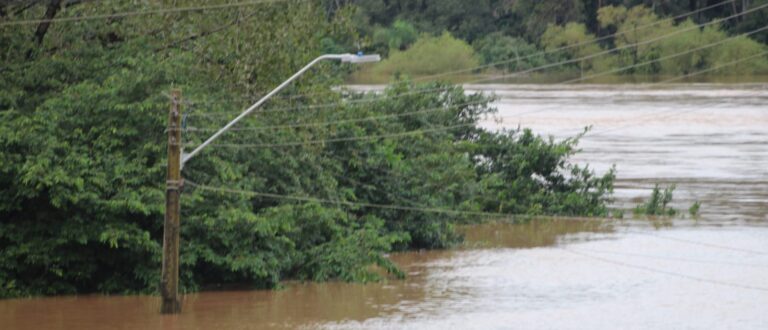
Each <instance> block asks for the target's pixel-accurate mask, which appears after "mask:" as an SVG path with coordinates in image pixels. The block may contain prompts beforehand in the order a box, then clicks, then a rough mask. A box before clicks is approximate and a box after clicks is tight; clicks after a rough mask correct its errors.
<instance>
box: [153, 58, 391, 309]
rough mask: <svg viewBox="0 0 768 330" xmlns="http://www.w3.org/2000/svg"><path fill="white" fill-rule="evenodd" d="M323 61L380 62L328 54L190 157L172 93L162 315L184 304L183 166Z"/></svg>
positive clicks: (292, 77) (177, 103)
mask: <svg viewBox="0 0 768 330" xmlns="http://www.w3.org/2000/svg"><path fill="white" fill-rule="evenodd" d="M324 60H338V61H341V62H343V63H354V64H359V63H370V62H378V61H380V60H381V57H380V56H379V55H363V54H356V55H355V54H328V55H323V56H320V57H318V58H316V59H315V60H314V61H312V62H309V64H307V65H306V66H305V67H304V68H302V69H301V70H299V72H296V73H295V74H294V75H293V76H291V77H290V78H288V80H286V81H285V82H283V83H282V84H280V86H277V88H275V89H274V90H272V91H271V92H269V94H267V95H266V96H264V97H262V98H261V100H259V101H258V102H256V103H254V104H253V105H252V106H250V107H249V108H248V109H246V110H245V111H243V113H241V114H240V115H239V116H237V118H235V119H233V120H232V121H230V122H229V123H228V124H226V125H224V127H222V128H221V129H220V130H218V131H217V132H216V133H215V134H213V135H212V136H211V137H210V138H208V140H205V142H203V143H202V144H200V145H199V146H197V148H195V149H194V150H192V152H190V153H188V154H187V153H182V152H181V151H180V141H181V130H180V129H181V127H180V122H179V99H180V97H181V93H180V91H174V92H173V96H172V101H173V103H172V106H171V110H170V113H169V116H168V118H169V123H168V174H167V176H166V193H165V223H164V225H163V266H162V267H163V269H162V274H161V280H160V294H161V296H162V304H161V307H160V312H161V313H163V314H176V313H180V312H181V301H180V300H179V296H178V292H179V288H178V285H179V232H180V227H181V207H180V203H179V200H180V194H181V187H182V186H183V184H182V180H181V169H182V168H183V167H184V163H186V162H187V161H189V160H190V159H191V158H192V157H194V156H195V155H197V154H198V153H200V150H203V148H205V147H207V146H208V145H210V144H211V142H213V141H214V140H216V139H217V138H219V136H221V135H222V134H224V132H226V131H227V130H229V129H230V128H231V127H232V126H234V125H235V124H237V122H238V121H240V120H241V119H243V118H244V117H245V116H247V115H249V114H250V113H251V112H253V111H254V110H256V108H258V107H259V106H261V105H262V104H264V102H266V101H267V100H268V99H269V98H270V97H272V96H274V95H275V94H277V92H279V91H280V90H282V89H283V88H285V86H288V84H290V83H291V82H292V81H294V80H295V79H296V78H298V77H299V76H301V74H303V73H304V72H306V71H307V70H309V68H311V67H312V66H313V65H315V64H317V63H318V62H320V61H324Z"/></svg>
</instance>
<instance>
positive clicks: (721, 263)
mask: <svg viewBox="0 0 768 330" xmlns="http://www.w3.org/2000/svg"><path fill="white" fill-rule="evenodd" d="M571 250H572V251H574V250H575V251H582V252H583V251H586V252H590V253H598V254H613V255H617V256H627V257H639V258H647V259H656V260H668V261H681V262H690V263H700V264H710V265H727V266H742V267H755V268H768V265H757V264H747V263H741V262H730V261H718V260H704V259H690V258H680V257H670V256H660V255H650V254H642V253H630V252H620V251H599V250H592V249H571Z"/></svg>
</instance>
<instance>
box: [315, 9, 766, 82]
mask: <svg viewBox="0 0 768 330" xmlns="http://www.w3.org/2000/svg"><path fill="white" fill-rule="evenodd" d="M348 2H350V3H355V4H357V5H358V8H359V11H358V12H357V14H356V16H355V22H356V28H357V30H358V31H359V33H360V34H361V35H362V36H363V38H364V40H368V41H369V42H368V43H363V44H367V45H368V49H371V50H374V51H377V52H380V53H384V54H387V53H390V52H392V51H391V50H390V49H395V48H393V47H392V46H396V47H397V48H396V53H397V54H409V53H413V55H416V53H419V54H418V57H419V58H420V59H421V61H423V62H428V63H435V64H434V65H439V63H440V61H439V60H438V59H440V58H441V57H442V56H443V53H442V52H440V51H433V52H420V51H416V50H411V49H410V47H409V46H410V45H415V44H417V43H418V42H419V40H421V39H424V40H429V39H430V38H435V36H440V35H444V34H445V33H449V34H450V35H451V36H453V37H455V38H457V39H458V40H460V41H461V42H462V43H463V44H464V45H463V46H462V47H463V48H468V49H469V48H470V47H471V49H472V50H473V52H472V54H465V55H463V57H468V56H471V57H473V58H475V59H476V60H477V61H479V62H480V63H481V64H482V65H484V68H483V69H476V70H471V69H470V68H469V67H467V68H465V69H467V70H466V73H485V74H500V73H513V72H521V71H522V72H523V73H524V74H525V75H548V74H563V73H565V74H570V75H571V76H572V77H573V76H584V75H585V74H613V75H680V74H689V73H692V72H694V71H703V70H707V73H708V74H709V75H745V74H752V75H763V74H768V55H766V54H765V52H766V51H768V47H766V42H768V32H767V31H765V30H763V31H759V32H757V33H754V34H751V35H750V36H741V37H736V38H733V39H729V38H732V37H734V36H737V35H739V34H740V33H746V32H749V31H753V30H755V29H759V28H761V27H763V26H764V24H765V22H766V19H767V17H768V7H766V5H768V1H765V0H760V1H722V2H717V3H713V2H706V1H667V2H661V3H659V2H651V3H649V2H648V1H639V0H638V1H626V0H625V1H618V0H617V1H611V0H605V1H596V0H578V1H554V0H546V1H529V0H521V1H494V0H491V1H481V2H477V1H475V2H467V1H459V0H455V1H453V0H449V1H426V2H423V1H409V0H400V1H383V0H359V1H348ZM329 6H330V7H333V5H329ZM742 13H743V15H739V14H742ZM698 24H705V26H704V27H703V28H699V27H697V25H698ZM390 26H391V27H390ZM381 31H408V33H407V36H408V38H405V39H404V38H403V37H402V35H403V34H402V33H389V34H388V33H382V32H381ZM419 33H420V34H419ZM387 35H391V36H392V38H390V39H387V38H385V37H384V36H387ZM370 36H375V37H374V38H371V37H370ZM417 36H418V37H417ZM400 40H408V42H401V41H400ZM708 45H712V47H706V48H703V49H701V50H698V51H695V52H691V53H689V54H683V55H680V56H677V55H676V54H679V53H680V52H684V51H687V50H691V49H696V48H699V47H703V46H708ZM452 48H460V47H459V46H454V47H452ZM761 54H762V55H761ZM750 56H754V57H752V58H748V59H746V60H744V61H741V62H739V63H737V64H734V65H728V66H727V67H723V64H726V63H729V62H731V61H734V60H740V59H742V58H747V57H750ZM584 57H587V59H585V60H578V59H580V58H584ZM393 62H395V63H393ZM396 62H397V61H390V62H385V63H382V64H380V65H378V66H374V67H372V68H371V69H370V70H368V71H367V72H366V71H364V72H361V73H359V74H358V75H357V78H358V79H357V80H356V81H365V80H371V81H386V79H387V76H386V75H381V74H380V71H385V72H386V73H390V72H393V71H394V72H398V73H401V74H409V75H412V76H420V75H425V73H424V72H422V71H420V70H414V69H413V68H412V67H408V66H404V65H400V66H399V65H397V64H396ZM547 64H558V65H550V66H548V67H547V68H546V69H535V70H532V69H533V68H538V67H541V66H544V65H547ZM383 67H386V68H387V70H383V69H382V68H383ZM617 68H625V69H623V70H617ZM435 69H436V70H437V71H441V72H446V71H453V70H456V69H457V68H456V67H454V66H446V67H443V68H441V69H442V70H440V68H435ZM611 70H613V71H611ZM428 74H431V72H430V73H428ZM428 74H427V75H428Z"/></svg>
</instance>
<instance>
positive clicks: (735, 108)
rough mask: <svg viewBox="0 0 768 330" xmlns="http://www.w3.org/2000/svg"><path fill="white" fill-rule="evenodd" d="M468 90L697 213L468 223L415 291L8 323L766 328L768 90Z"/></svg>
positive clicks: (139, 302)
mask: <svg viewBox="0 0 768 330" xmlns="http://www.w3.org/2000/svg"><path fill="white" fill-rule="evenodd" d="M468 89H470V90H482V91H484V92H489V93H490V92H493V93H495V94H496V95H498V96H499V101H498V102H496V106H497V108H498V109H499V113H498V116H497V118H496V119H495V120H489V121H487V122H485V123H484V125H485V126H487V127H489V128H494V129H501V128H505V127H508V128H514V127H517V126H518V125H520V126H522V127H531V128H533V129H534V130H535V131H536V132H539V133H542V134H548V135H552V136H554V137H555V138H558V139H559V138H564V137H568V136H572V135H573V134H576V133H578V132H579V131H580V130H581V129H582V128H583V127H584V126H589V125H591V126H592V130H591V131H590V132H589V133H588V134H587V135H586V136H584V138H583V139H582V140H581V144H580V145H581V147H582V149H583V151H582V152H581V153H580V154H579V155H578V156H577V157H576V158H575V159H574V161H576V162H578V163H588V164H590V165H591V167H593V168H595V169H596V170H598V171H604V170H606V169H608V168H610V166H612V165H613V164H615V165H616V167H617V170H618V172H617V173H618V181H617V189H616V194H615V196H616V202H615V204H616V205H618V206H621V207H631V206H633V205H636V204H638V203H639V202H640V201H641V200H642V199H643V198H647V197H648V195H649V194H650V190H651V188H652V187H653V185H654V184H656V183H660V184H672V183H674V184H677V187H678V188H677V190H676V191H675V203H674V206H675V207H677V208H679V209H681V210H682V211H685V210H687V208H688V206H690V205H691V203H693V202H694V201H699V202H701V204H702V208H701V216H700V217H699V218H698V219H677V220H674V221H668V220H655V221H651V220H647V219H625V220H621V221H568V220H560V221H551V220H550V221H536V222H533V223H529V224H524V225H509V224H491V225H483V226H473V227H467V228H463V229H462V230H463V231H464V232H465V235H466V238H467V239H466V241H467V244H466V246H464V247H462V248H459V249H455V250H449V251H422V252H410V253H402V254H395V255H392V256H391V258H392V259H393V260H394V261H395V262H396V263H398V264H399V265H401V266H402V267H403V269H404V270H405V271H406V272H407V273H408V278H407V279H406V280H402V281H397V280H390V281H386V282H384V283H376V284H367V285H362V284H347V283H325V284H313V283H309V284H302V283H288V284H286V287H285V289H283V290H277V291H223V292H204V293H199V294H192V295H187V296H185V297H184V311H183V313H182V314H181V315H176V316H160V315H159V314H158V313H157V311H158V310H159V299H158V298H157V297H145V296H138V297H136V296H133V297H102V296H82V297H58V298H42V299H18V300H0V328H3V329H6V328H25V329H103V328H115V329H262V328H309V329H313V328H324V329H358V328H366V329H368V328H373V329H403V328H405V329H455V328H459V329H517V328H520V329H617V328H620V329H647V328H672V329H683V328H685V329H688V328H690V329H711V328H734V329H766V328H768V313H765V308H766V307H765V306H768V202H767V201H768V85H763V84H751V85H727V86H726V85H703V84H702V85H677V86H673V87H669V86H668V87H665V88H658V87H653V86H645V87H643V86H639V87H638V86H601V85H580V86H567V87H564V86H552V85H549V86H535V85H483V86H468ZM683 213H686V212H683Z"/></svg>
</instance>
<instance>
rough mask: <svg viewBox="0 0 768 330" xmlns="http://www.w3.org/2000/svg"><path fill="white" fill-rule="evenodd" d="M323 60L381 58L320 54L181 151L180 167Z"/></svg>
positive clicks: (366, 61) (352, 60)
mask: <svg viewBox="0 0 768 330" xmlns="http://www.w3.org/2000/svg"><path fill="white" fill-rule="evenodd" d="M324 60H339V61H341V62H343V63H355V64H358V63H370V62H378V61H380V60H381V57H380V56H379V55H362V54H360V55H355V54H327V55H322V56H320V57H318V58H316V59H314V60H313V61H312V62H309V64H307V65H306V66H304V67H303V68H302V69H301V70H299V71H298V72H296V73H295V74H294V75H293V76H291V77H290V78H288V80H286V81H284V82H283V83H282V84H280V86H277V87H276V88H275V89H273V90H272V91H271V92H269V94H267V95H265V96H264V97H262V98H261V99H260V100H259V101H258V102H256V103H254V104H253V105H252V106H250V107H249V108H248V109H245V111H243V113H241V114H240V115H238V116H237V118H235V119H233V120H232V121H230V122H229V123H227V124H226V125H224V127H222V128H221V129H220V130H218V131H217V132H216V133H214V134H213V135H212V136H211V137H209V138H208V140H205V142H203V143H202V144H200V145H199V146H197V148H195V149H194V150H192V152H190V153H182V155H181V168H184V163H186V162H187V161H189V159H191V158H192V157H194V156H195V155H197V154H198V153H200V151H201V150H203V148H205V147H207V146H208V145H210V144H211V142H213V141H214V140H216V139H218V138H219V136H221V135H222V134H224V133H225V132H226V131H228V130H229V129H230V128H231V127H232V126H234V125H235V124H237V122H239V121H240V120H241V119H243V118H245V116H247V115H249V114H250V113H251V112H253V111H254V110H256V108H258V107H259V106H261V105H262V104H264V102H266V101H267V100H268V99H269V98H271V97H272V96H274V95H275V94H277V93H278V92H279V91H280V90H282V89H283V88H285V87H286V86H288V85H289V84H290V83H291V82H293V81H294V80H296V78H298V77H299V76H301V75H302V74H303V73H304V72H306V71H307V70H309V68H311V67H312V66H313V65H315V64H317V63H318V62H320V61H324Z"/></svg>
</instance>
